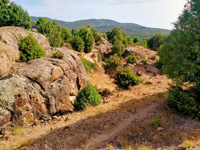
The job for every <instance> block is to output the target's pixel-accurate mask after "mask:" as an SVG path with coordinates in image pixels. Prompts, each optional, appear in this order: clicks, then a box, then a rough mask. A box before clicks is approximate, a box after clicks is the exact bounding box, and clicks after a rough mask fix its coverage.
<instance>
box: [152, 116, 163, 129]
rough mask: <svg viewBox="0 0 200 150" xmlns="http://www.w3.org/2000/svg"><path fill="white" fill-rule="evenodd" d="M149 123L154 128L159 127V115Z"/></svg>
mask: <svg viewBox="0 0 200 150" xmlns="http://www.w3.org/2000/svg"><path fill="white" fill-rule="evenodd" d="M151 125H152V126H153V127H155V128H158V127H160V126H161V119H160V117H159V116H157V117H156V119H155V120H153V121H152V122H151Z"/></svg>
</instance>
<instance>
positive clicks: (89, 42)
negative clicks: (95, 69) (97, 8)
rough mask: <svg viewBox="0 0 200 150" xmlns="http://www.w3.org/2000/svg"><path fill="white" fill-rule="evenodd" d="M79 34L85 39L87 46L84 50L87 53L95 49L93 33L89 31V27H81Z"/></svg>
mask: <svg viewBox="0 0 200 150" xmlns="http://www.w3.org/2000/svg"><path fill="white" fill-rule="evenodd" d="M78 34H79V36H80V37H81V38H82V39H83V41H84V43H85V47H84V52H85V53H89V52H91V51H92V49H93V47H94V46H93V44H94V37H93V35H92V33H90V32H89V29H88V28H86V27H81V29H80V30H79V33H78Z"/></svg>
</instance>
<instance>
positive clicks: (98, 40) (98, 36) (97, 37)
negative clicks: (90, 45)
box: [90, 28, 103, 45]
mask: <svg viewBox="0 0 200 150" xmlns="http://www.w3.org/2000/svg"><path fill="white" fill-rule="evenodd" d="M90 30H91V31H92V35H93V37H94V40H95V43H96V45H100V44H101V43H102V42H103V41H102V38H101V34H99V33H98V31H97V30H96V29H94V28H90Z"/></svg>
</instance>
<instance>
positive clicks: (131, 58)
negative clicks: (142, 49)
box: [126, 55, 137, 64]
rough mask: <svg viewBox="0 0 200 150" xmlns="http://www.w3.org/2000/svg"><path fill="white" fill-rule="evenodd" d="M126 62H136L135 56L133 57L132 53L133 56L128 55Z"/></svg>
mask: <svg viewBox="0 0 200 150" xmlns="http://www.w3.org/2000/svg"><path fill="white" fill-rule="evenodd" d="M126 62H127V63H129V64H134V63H136V62H137V58H136V57H135V55H133V56H130V55H129V56H128V59H127V61H126Z"/></svg>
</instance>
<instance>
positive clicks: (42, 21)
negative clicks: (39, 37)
mask: <svg viewBox="0 0 200 150" xmlns="http://www.w3.org/2000/svg"><path fill="white" fill-rule="evenodd" d="M45 24H47V19H46V18H42V17H41V18H40V19H39V20H38V21H37V22H36V25H37V26H38V27H41V26H42V25H45Z"/></svg>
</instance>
